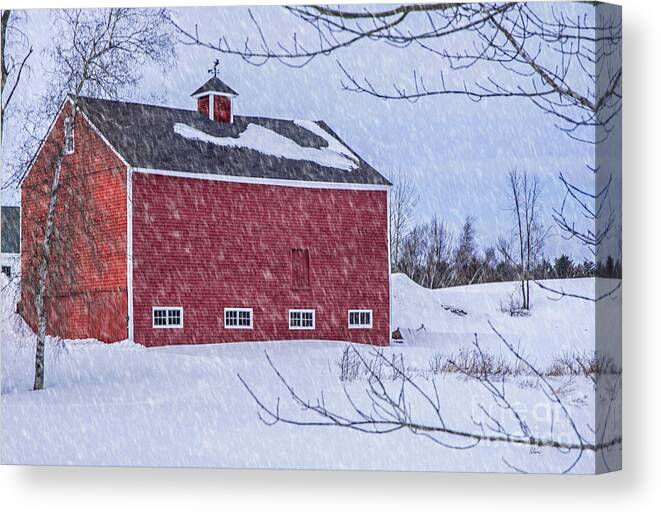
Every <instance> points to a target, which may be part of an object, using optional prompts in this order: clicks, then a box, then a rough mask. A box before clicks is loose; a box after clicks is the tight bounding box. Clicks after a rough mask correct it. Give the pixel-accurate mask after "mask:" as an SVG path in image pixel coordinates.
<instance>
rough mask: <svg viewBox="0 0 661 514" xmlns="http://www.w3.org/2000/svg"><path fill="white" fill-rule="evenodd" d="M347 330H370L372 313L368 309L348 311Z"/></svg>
mask: <svg viewBox="0 0 661 514" xmlns="http://www.w3.org/2000/svg"><path fill="white" fill-rule="evenodd" d="M349 328H372V311H371V310H369V309H351V310H349Z"/></svg>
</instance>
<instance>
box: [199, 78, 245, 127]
mask: <svg viewBox="0 0 661 514" xmlns="http://www.w3.org/2000/svg"><path fill="white" fill-rule="evenodd" d="M191 96H192V97H193V98H195V99H197V110H198V112H201V113H204V114H206V115H207V116H209V118H210V119H212V120H215V121H217V122H218V123H232V118H233V112H232V99H233V98H234V97H235V96H238V93H237V92H236V91H234V90H233V89H232V88H231V87H229V86H228V85H227V84H225V83H224V82H223V81H222V80H220V79H219V78H218V77H216V76H213V77H212V78H210V79H209V80H208V81H207V82H206V83H205V84H204V85H202V87H200V88H199V89H198V90H197V91H195V93H193V94H192V95H191Z"/></svg>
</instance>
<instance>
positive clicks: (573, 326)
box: [391, 273, 621, 365]
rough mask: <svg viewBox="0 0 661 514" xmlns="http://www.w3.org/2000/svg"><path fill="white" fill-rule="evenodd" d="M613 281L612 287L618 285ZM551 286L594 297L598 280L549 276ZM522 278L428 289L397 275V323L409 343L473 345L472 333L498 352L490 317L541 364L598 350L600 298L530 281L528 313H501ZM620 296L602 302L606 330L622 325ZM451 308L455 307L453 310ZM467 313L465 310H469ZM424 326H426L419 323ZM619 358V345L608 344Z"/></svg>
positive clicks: (446, 347)
mask: <svg viewBox="0 0 661 514" xmlns="http://www.w3.org/2000/svg"><path fill="white" fill-rule="evenodd" d="M599 280H601V281H604V282H608V283H609V285H608V287H609V288H613V287H615V286H616V285H617V281H615V280H606V279H599ZM543 284H544V285H545V286H546V287H548V288H551V289H555V290H558V291H564V292H566V293H571V294H574V295H579V296H585V297H588V298H594V297H595V296H596V294H595V288H596V280H595V279H593V278H578V279H564V280H545V281H543ZM519 287H520V284H519V283H518V282H502V283H496V284H479V285H472V286H461V287H451V288H445V289H437V290H430V289H425V288H423V287H421V286H419V285H417V284H416V283H415V282H413V281H412V280H411V279H410V278H408V277H407V276H406V275H404V274H401V273H397V274H394V275H393V277H392V300H393V307H392V322H391V324H392V327H393V330H394V329H395V328H398V327H399V328H400V331H401V332H402V335H403V337H404V339H405V343H406V344H407V346H409V345H410V346H424V347H434V348H435V349H436V350H438V351H443V352H452V351H455V350H456V349H457V348H461V347H465V346H467V345H470V343H471V342H472V339H473V334H477V335H478V338H479V341H480V344H483V345H485V346H486V347H488V348H489V349H490V350H491V351H493V352H496V353H499V352H501V351H502V350H503V348H502V345H501V344H500V343H499V342H498V341H497V337H496V336H495V334H494V333H493V330H492V329H491V327H490V326H489V324H488V322H489V321H491V322H492V323H493V324H494V326H495V327H497V329H498V330H499V331H500V332H501V333H503V334H504V335H505V336H506V337H507V338H508V340H509V342H511V343H512V344H515V345H522V346H523V347H524V348H525V351H526V355H527V356H528V357H531V358H532V359H534V360H535V361H536V362H537V363H539V364H540V365H545V364H548V363H550V362H551V361H552V360H553V359H554V358H555V357H558V356H560V355H562V354H563V353H565V352H593V351H594V350H595V348H594V344H595V343H594V341H595V303H594V302H590V301H585V300H582V299H578V298H573V297H563V298H562V299H559V295H558V294H553V293H551V292H548V291H545V290H542V289H541V288H540V287H539V286H538V285H537V284H535V283H531V286H530V287H531V306H532V308H531V311H530V315H529V316H515V317H512V316H510V315H509V314H508V313H507V312H502V308H503V307H504V306H505V307H506V306H507V305H508V302H509V299H510V296H511V295H512V294H513V293H516V292H517V291H518V288H519ZM618 301H619V300H618V297H617V295H614V296H613V298H606V299H604V300H602V301H601V302H600V311H599V316H600V319H599V322H600V324H601V327H602V329H603V330H604V331H606V332H608V331H611V330H621V326H620V323H619V318H618V317H617V316H612V315H611V316H609V315H608V313H609V310H610V312H611V313H614V314H616V313H617V311H618V309H619V308H620V307H619V303H618ZM452 310H455V312H454V313H453V312H452ZM464 313H465V314H464ZM422 325H424V328H420V327H421V326H422ZM603 350H604V351H605V352H606V353H608V354H609V355H610V356H611V357H612V358H613V359H614V360H616V361H618V362H620V361H621V359H620V353H619V349H612V348H611V349H605V348H604V349H603Z"/></svg>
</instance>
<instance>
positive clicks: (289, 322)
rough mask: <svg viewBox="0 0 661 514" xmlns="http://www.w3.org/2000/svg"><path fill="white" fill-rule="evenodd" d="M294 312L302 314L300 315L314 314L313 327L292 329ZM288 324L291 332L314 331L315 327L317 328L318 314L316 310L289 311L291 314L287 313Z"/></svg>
mask: <svg viewBox="0 0 661 514" xmlns="http://www.w3.org/2000/svg"><path fill="white" fill-rule="evenodd" d="M292 312H300V313H308V312H311V313H312V326H311V327H292V325H291V314H292ZM287 324H288V325H289V330H314V329H315V327H316V326H317V314H316V313H315V310H314V309H289V312H288V313H287Z"/></svg>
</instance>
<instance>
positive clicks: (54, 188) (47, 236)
mask: <svg viewBox="0 0 661 514" xmlns="http://www.w3.org/2000/svg"><path fill="white" fill-rule="evenodd" d="M74 112H75V111H74ZM67 118H69V117H67ZM71 119H73V118H72V117H71ZM63 152H64V146H63V145H62V146H61V147H60V150H59V151H58V154H57V157H56V160H55V163H54V166H53V182H52V185H51V191H50V198H49V201H48V213H47V215H46V226H45V227H44V238H43V240H42V242H41V261H40V262H39V269H38V273H37V287H36V291H35V298H34V306H35V310H36V314H37V346H36V351H35V363H34V386H33V389H34V390H35V391H38V390H41V389H43V388H44V368H45V362H44V360H45V349H46V328H47V326H48V313H47V310H46V305H45V299H46V282H47V280H48V264H49V261H50V255H51V246H52V242H53V233H54V232H55V209H56V207H57V200H58V192H59V189H60V176H61V175H62V157H63Z"/></svg>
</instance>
